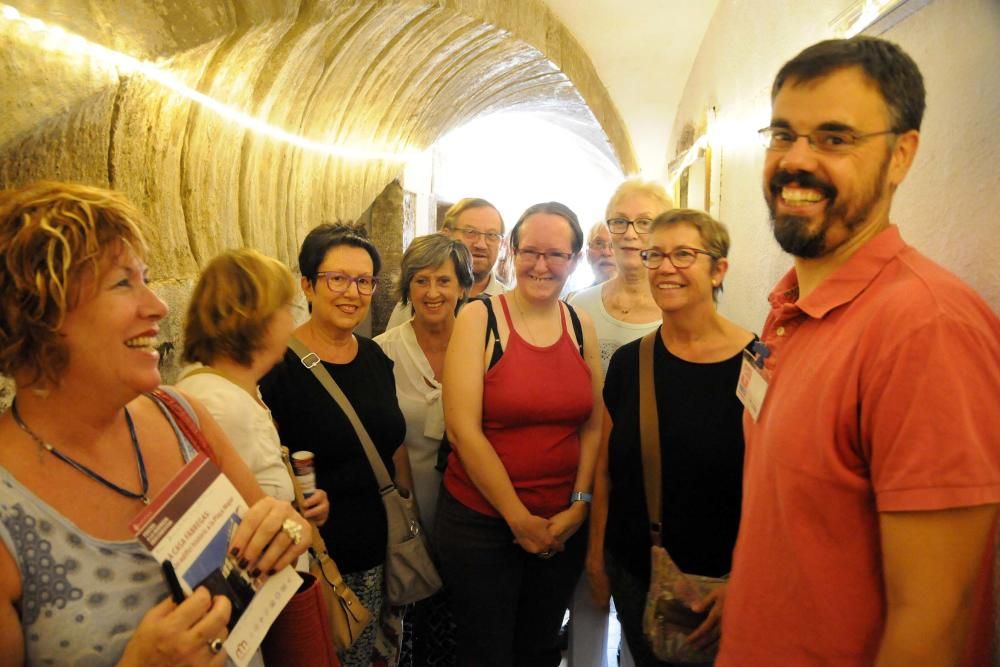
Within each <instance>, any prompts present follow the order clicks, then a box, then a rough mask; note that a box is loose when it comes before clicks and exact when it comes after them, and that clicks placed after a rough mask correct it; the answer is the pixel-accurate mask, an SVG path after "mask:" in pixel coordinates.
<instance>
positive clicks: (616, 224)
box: [608, 218, 653, 235]
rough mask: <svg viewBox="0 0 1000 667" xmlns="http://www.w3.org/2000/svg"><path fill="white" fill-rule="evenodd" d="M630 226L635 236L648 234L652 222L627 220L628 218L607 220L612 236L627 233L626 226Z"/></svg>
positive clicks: (647, 219) (645, 219)
mask: <svg viewBox="0 0 1000 667" xmlns="http://www.w3.org/2000/svg"><path fill="white" fill-rule="evenodd" d="M629 225H632V228H633V229H634V230H635V233H636V234H644V235H645V234H648V233H649V230H650V229H652V227H653V221H652V220H650V219H649V218H638V219H636V220H629V219H628V218H611V219H610V220H608V229H610V230H611V233H612V234H624V233H625V232H626V231H628V226H629Z"/></svg>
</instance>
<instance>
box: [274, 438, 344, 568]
mask: <svg viewBox="0 0 1000 667" xmlns="http://www.w3.org/2000/svg"><path fill="white" fill-rule="evenodd" d="M281 460H282V461H284V462H285V469H287V470H288V476H289V477H291V478H292V488H293V489H295V508H296V509H297V510H298V511H299V512H300V513H301V512H302V507H303V503H304V502H305V499H306V497H305V496H304V495H303V494H302V487H301V486H299V480H298V478H297V477H296V476H295V470H294V469H293V468H292V460H291V456H290V455H289V453H288V447H285V446H284V445H282V447H281ZM307 521H309V523H310V524H312V529H313V531H312V546H311V547H310V549H311V550H312V552H313V556H315V558H316V560H317V562H318V563H319V564H320V566H321V567H322V568H323V576H324V577H326V580H327V581H328V582H329V583H330V585H332V586H334V587H337V586H340V585H341V584H342V583H343V580H344V577H343V576H342V575H341V574H340V569H339V568H338V567H337V564H336V563H335V562H334V561H333V559H332V558H330V554H329V553H328V552H327V550H326V542H324V541H323V536H322V535H320V534H319V526H317V525H316V522H315V521H312V520H311V519H307Z"/></svg>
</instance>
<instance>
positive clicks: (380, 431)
mask: <svg viewBox="0 0 1000 667" xmlns="http://www.w3.org/2000/svg"><path fill="white" fill-rule="evenodd" d="M380 266H381V259H380V257H379V254H378V250H376V249H375V246H374V245H372V243H371V242H370V241H369V240H368V239H367V238H365V237H364V236H363V233H362V232H361V231H360V230H359V229H357V228H354V227H351V226H348V225H343V224H335V225H331V224H324V225H320V226H319V227H316V228H315V229H313V230H312V231H311V232H309V234H308V235H306V238H305V240H304V241H303V242H302V249H301V250H300V251H299V271H300V272H301V274H302V291H303V292H304V293H305V296H306V300H307V301H308V302H309V311H310V318H309V319H308V320H307V321H306V322H305V323H304V324H302V325H301V326H299V327H298V328H297V329H295V331H294V332H293V335H294V336H295V337H297V338H298V339H299V340H300V341H301V342H302V343H303V344H304V345H305V346H306V347H307V348H309V349H310V350H311V351H312V353H313V354H314V355H315V356H316V357H318V359H319V362H320V363H322V364H323V367H324V368H325V369H326V370H327V372H329V374H330V375H331V376H332V377H333V380H334V381H335V382H336V383H337V384H338V385H339V386H340V388H341V389H342V390H343V392H344V394H345V395H346V396H347V399H348V400H349V401H350V403H351V405H352V406H353V407H354V410H355V411H356V412H357V413H358V416H359V417H360V419H361V423H362V424H363V425H364V427H365V429H366V430H367V431H368V433H369V435H370V436H371V439H372V440H373V441H374V443H375V447H376V449H377V450H378V454H379V457H380V458H381V459H382V462H383V463H384V464H385V466H386V468H387V469H388V471H389V474H390V475H391V476H393V478H397V479H398V481H399V485H400V486H402V487H405V488H411V487H412V484H411V482H410V480H409V476H408V474H406V473H408V471H407V470H400V471H399V475H398V476H397V473H396V468H395V466H394V463H393V456H394V455H395V454H396V451H397V450H398V449H399V447H400V445H401V444H402V442H403V437H404V435H405V434H406V422H405V421H404V419H403V414H402V413H401V412H400V410H399V403H398V402H397V401H396V382H395V379H394V377H393V371H392V367H393V364H392V360H391V359H389V358H388V357H387V356H386V355H385V353H384V352H382V349H381V348H380V347H379V346H378V345H377V344H376V343H375V342H373V341H371V340H369V339H367V338H364V337H362V336H358V335H355V334H354V328H355V327H357V326H358V325H359V324H360V323H361V321H362V320H363V319H364V318H365V314H366V313H367V312H368V308H369V306H370V304H371V298H372V293H373V292H374V291H375V288H376V286H377V284H378V278H377V275H378V271H379V268H380ZM260 390H261V394H262V395H263V397H264V401H265V403H267V405H268V407H270V409H271V414H272V415H273V416H274V419H275V422H276V423H277V425H278V432H279V433H280V435H281V440H282V442H283V443H284V444H285V445H287V446H288V448H289V449H290V450H292V451H293V452H295V451H300V450H308V451H311V452H313V453H314V454H315V470H316V485H317V487H318V488H322V489H324V490H325V491H326V492H327V494H328V496H329V501H330V511H329V516H328V518H327V521H326V523H325V524H324V525H323V526H322V528H321V529H320V532H321V534H322V535H323V538H324V540H325V541H326V546H327V548H328V549H329V551H330V555H331V557H333V559H334V560H335V561H336V562H337V565H338V566H339V567H340V570H341V572H342V573H343V574H344V580H345V581H346V582H347V585H348V586H350V587H351V589H352V590H354V592H355V593H357V595H358V597H359V598H361V601H362V603H363V604H364V605H365V607H367V608H368V610H369V611H371V612H372V616H373V617H374V618H376V619H377V618H379V616H380V614H381V612H382V608H383V596H382V587H383V564H384V562H385V550H386V539H387V523H386V516H385V511H384V510H383V507H382V500H381V496H380V495H379V489H378V484H377V483H376V481H375V474H374V473H373V472H372V468H371V465H370V464H369V462H368V458H367V456H365V452H364V449H363V447H362V445H361V441H360V439H359V438H358V436H357V434H356V433H355V430H354V428H353V427H352V426H351V423H350V421H349V420H348V418H347V415H346V414H344V412H343V410H341V409H340V407H339V406H338V405H337V403H336V402H335V401H334V399H333V398H332V397H331V396H330V395H329V393H327V391H326V390H325V389H324V388H323V386H322V385H321V384H320V383H319V381H318V380H317V379H316V378H315V377H314V376H313V374H312V371H310V370H309V368H307V367H306V366H305V365H304V364H303V362H302V360H301V359H300V358H299V356H298V355H297V354H295V352H293V351H292V350H291V349H289V350H287V351H286V352H285V355H284V358H283V359H282V360H281V361H280V362H279V363H278V364H277V365H276V366H275V367H274V369H273V370H271V372H270V373H268V374H267V375H266V376H265V377H264V379H263V380H262V381H261V385H260ZM375 633H376V628H375V625H369V626H368V627H367V628H366V629H365V631H364V632H363V633H362V635H361V637H360V638H359V639H358V640H357V642H356V643H355V644H354V645H353V646H352V647H351V648H350V649H349V650H347V651H346V652H344V654H342V655H341V662H342V663H343V664H344V665H345V666H346V665H350V666H352V667H362V666H367V665H369V664H370V663H371V661H372V658H373V649H374V645H375Z"/></svg>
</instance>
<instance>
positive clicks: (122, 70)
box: [0, 5, 419, 162]
mask: <svg viewBox="0 0 1000 667" xmlns="http://www.w3.org/2000/svg"><path fill="white" fill-rule="evenodd" d="M0 19H2V20H3V21H5V22H8V23H10V24H12V26H11V27H12V28H13V29H16V28H18V27H21V26H23V27H26V28H27V29H29V30H31V31H32V32H33V33H42V34H41V36H40V37H39V36H38V35H34V34H33V35H30V37H29V40H26V41H30V43H31V44H35V45H39V46H41V47H42V48H44V49H45V50H47V51H53V52H58V53H63V54H65V55H67V56H69V57H73V58H81V57H87V58H90V59H92V60H94V61H96V62H98V63H101V64H103V65H105V66H107V67H109V68H113V69H114V70H116V73H117V74H119V75H121V74H126V75H135V74H140V75H142V76H144V77H146V78H147V79H150V80H152V81H155V82H157V83H158V84H160V85H161V86H164V87H165V88H168V89H169V90H172V91H173V92H174V93H176V94H178V95H180V96H182V97H185V98H187V99H189V100H191V101H193V102H197V103H198V104H200V105H202V106H203V107H205V108H206V109H209V110H211V111H213V112H214V113H216V114H218V115H219V116H220V117H222V118H224V119H225V120H227V121H229V122H232V123H235V124H237V125H239V126H240V127H243V128H246V129H248V130H250V131H252V132H255V133H257V134H260V135H262V136H265V137H268V138H270V139H274V140H276V141H281V142H284V143H287V144H291V145H292V146H295V147H297V148H301V149H302V150H306V151H310V152H315V153H322V154H327V155H332V156H335V157H340V158H347V159H351V160H385V161H388V162H406V161H407V160H409V159H411V158H413V157H415V156H416V155H418V154H419V153H417V152H415V151H386V150H378V149H375V148H368V147H360V146H351V145H345V144H331V143H324V142H321V141H314V140H312V139H308V138H306V137H303V136H301V135H298V134H294V133H292V132H288V131H287V130H284V129H282V128H280V127H277V126H275V125H271V124H270V123H268V122H266V121H263V120H261V119H259V118H255V117H253V116H251V115H249V114H248V113H246V112H244V111H241V110H240V109H237V108H235V107H232V106H230V105H228V104H225V103H223V102H220V101H219V100H216V99H214V98H212V97H209V96H208V95H205V94H204V93H202V92H199V91H197V90H195V89H194V88H191V87H190V86H188V85H187V84H185V83H184V82H182V81H181V80H179V79H178V78H177V77H175V76H174V75H173V74H171V73H170V72H168V71H167V70H166V69H164V68H162V67H160V66H159V65H157V64H155V63H152V62H149V61H146V60H139V59H137V58H133V57H132V56H129V55H126V54H124V53H119V52H118V51H114V50H112V49H109V48H106V47H104V46H101V45H100V44H95V43H93V42H90V41H88V40H86V39H84V38H83V37H81V36H80V35H76V34H73V33H70V32H67V31H66V30H64V29H63V28H60V27H58V26H50V25H48V24H46V23H45V22H43V21H41V20H40V19H37V18H34V17H30V16H25V15H23V14H21V13H20V12H19V11H18V10H17V9H15V8H14V7H11V6H9V5H0Z"/></svg>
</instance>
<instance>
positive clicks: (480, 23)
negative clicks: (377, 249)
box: [0, 0, 635, 277]
mask: <svg viewBox="0 0 1000 667" xmlns="http://www.w3.org/2000/svg"><path fill="white" fill-rule="evenodd" d="M8 2H11V4H13V6H15V7H16V8H17V9H18V10H20V11H21V12H22V13H23V14H25V15H29V16H33V17H36V18H39V19H42V20H43V21H46V22H48V23H52V24H57V25H60V26H62V27H64V28H65V29H66V30H69V31H72V32H75V33H77V34H79V35H81V36H83V37H85V38H86V39H88V40H90V41H93V42H96V43H99V44H103V45H105V46H108V47H109V48H114V49H116V50H118V51H121V52H124V53H128V54H130V55H133V56H136V57H140V58H147V59H156V58H167V59H168V61H167V62H166V65H165V66H166V67H169V69H170V71H172V72H173V73H174V74H175V75H176V76H177V77H178V78H180V79H182V80H183V81H184V82H185V83H186V84H188V85H189V86H191V87H193V88H195V89H197V90H198V91H200V92H202V93H205V94H207V95H209V96H211V97H213V98H215V99H217V100H220V101H222V102H225V103H226V104H229V105H231V106H233V107H236V108H239V109H242V110H243V111H246V112H247V113H249V114H251V115H253V116H255V117H257V118H260V119H264V120H266V121H267V122H268V123H270V124H272V125H275V126H278V127H281V128H284V129H286V130H289V131H291V132H294V133H297V134H299V135H302V136H304V137H307V138H310V139H313V140H317V141H322V142H332V143H341V142H343V143H347V144H351V145H360V146H370V147H373V148H378V149H380V150H384V151H419V150H422V149H424V148H426V147H428V146H430V145H431V144H432V143H433V142H434V141H436V140H437V139H438V138H439V137H440V136H442V135H443V134H444V133H446V132H447V131H449V130H450V129H452V128H454V127H457V126H458V125H460V124H462V123H464V122H466V121H468V120H470V119H472V118H473V117H475V116H477V115H479V114H483V113H487V112H491V111H496V110H501V109H512V108H531V109H538V110H545V111H550V112H555V113H559V114H560V115H562V116H564V117H566V118H567V119H568V120H573V121H574V123H573V125H574V126H575V127H577V128H579V127H583V128H590V129H589V130H588V129H585V130H584V131H583V134H584V135H585V136H586V137H587V138H588V139H589V140H591V141H593V142H594V143H596V144H598V145H601V146H603V147H605V149H606V150H607V151H608V153H609V154H611V155H613V156H615V157H617V158H618V159H619V161H620V162H621V164H622V166H623V168H624V169H625V170H626V171H632V170H634V166H635V160H634V157H633V154H632V148H631V146H630V144H629V140H628V137H627V134H626V132H625V130H624V128H623V126H622V123H621V120H620V118H619V116H618V113H617V111H616V110H615V109H614V106H613V105H612V104H611V102H610V100H609V98H608V96H607V92H606V90H605V89H604V87H603V86H602V84H601V82H600V81H599V80H598V79H597V76H596V74H595V73H594V70H593V67H592V66H591V64H590V61H589V60H588V59H587V57H586V54H584V53H583V52H582V50H581V49H580V47H579V45H578V44H577V43H576V41H575V40H574V39H573V38H572V36H571V35H570V34H569V33H568V32H567V31H566V30H565V29H564V28H563V27H562V26H561V24H559V23H558V21H557V20H556V19H555V18H554V17H553V15H552V14H551V12H550V11H549V10H548V9H547V8H546V7H545V6H544V4H542V3H541V2H538V1H537V0H452V1H449V2H444V1H441V2H427V1H417V0H398V1H388V0H383V1H369V2H361V1H351V2H346V1H344V2H341V1H326V2H318V1H315V0H301V1H300V2H292V1H289V2H279V1H278V0H273V1H271V2H268V1H265V0H229V1H216V2H213V1H211V0H207V1H206V0H191V1H190V2H184V1H180V0H153V1H150V2H141V1H139V0H135V1H134V2H129V3H122V2H120V1H117V0H89V1H88V2H86V3H82V2H80V1H79V0H56V1H51V0H47V1H44V2H42V1H33V2H31V1H21V2H17V1H16V0H8ZM22 32H23V30H22ZM0 45H2V49H0V76H2V77H3V81H2V83H3V84H4V85H0V108H5V109H8V110H10V111H9V113H7V114H6V115H5V118H3V119H0V185H12V184H16V183H21V182H25V181H29V180H33V179H35V178H64V179H70V180H79V181H84V182H90V183H96V184H107V185H111V186H112V187H115V188H117V189H120V190H123V191H124V192H126V193H128V194H129V195H130V197H131V198H132V199H133V200H135V201H136V202H137V203H138V204H140V205H141V206H142V207H143V208H144V209H145V210H146V211H147V213H149V214H150V216H151V217H152V218H153V219H154V221H155V226H156V228H157V234H156V237H155V238H154V240H153V243H152V247H153V257H151V262H150V263H151V264H153V265H154V266H158V267H159V271H158V273H159V274H160V275H161V276H162V275H171V276H174V277H188V276H191V275H193V274H194V273H195V272H196V270H197V267H198V266H199V265H200V264H202V263H204V262H205V261H206V260H207V259H209V258H210V257H212V256H213V255H214V254H216V253H217V252H218V251H219V250H221V249H223V248H225V247H232V246H242V245H249V246H253V247H257V248H260V249H261V250H263V251H265V252H268V253H269V254H272V255H274V256H276V257H279V258H280V259H283V260H285V261H286V262H288V263H289V264H291V265H293V266H294V264H295V261H294V258H295V256H296V252H297V247H298V242H299V240H300V239H301V237H302V236H303V234H304V233H305V231H306V230H308V229H309V228H311V227H313V226H314V225H316V224H318V223H319V222H322V221H326V220H331V219H335V218H353V217H355V216H357V215H358V214H359V213H361V212H362V211H363V210H364V209H365V208H366V207H367V206H368V205H369V204H370V203H371V201H372V200H373V199H374V197H375V196H376V195H377V194H378V193H379V192H380V191H381V190H382V189H383V187H384V186H385V185H386V184H387V183H388V182H389V181H391V180H392V179H393V178H394V177H396V176H397V175H398V173H399V172H400V169H401V166H402V165H401V163H400V162H398V161H390V160H354V159H347V158H342V157H335V156H331V155H328V154H322V153H317V152H310V151H307V150H304V149H301V148H296V147H293V146H290V145H289V144H286V143H280V142H278V141H276V140H273V139H269V138H266V137H263V136H261V135H259V134H255V133H254V132H252V131H250V130H247V129H244V128H243V127H241V126H239V125H237V124H235V123H233V122H231V121H230V120H227V119H225V118H222V117H220V116H219V115H217V114H216V113H215V112H213V111H210V110H208V109H205V108H203V107H201V106H200V105H198V104H195V103H193V102H190V101H189V100H187V99H184V98H182V97H178V96H177V95H175V94H174V93H172V92H170V91H167V90H166V89H164V88H162V87H161V86H160V85H159V84H157V83H155V82H151V81H149V80H147V79H145V78H143V77H141V76H121V77H117V76H115V74H114V72H111V73H110V74H109V73H108V72H106V71H104V70H102V69H101V68H100V67H99V66H98V65H97V64H95V63H82V64H81V63H67V62H65V61H64V60H63V59H62V58H61V57H60V56H57V55H54V54H50V53H46V52H44V50H42V49H40V48H38V47H37V45H35V44H32V43H31V42H30V41H26V40H25V39H24V36H23V35H21V36H19V37H15V36H12V35H11V34H10V33H9V32H7V31H6V30H2V31H0ZM484 159H489V156H484Z"/></svg>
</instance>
